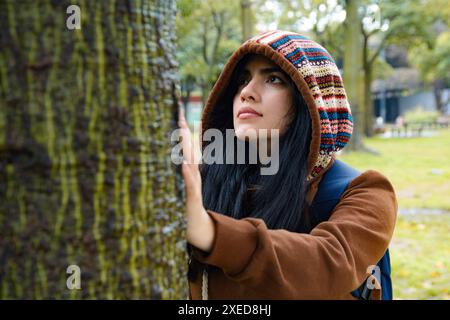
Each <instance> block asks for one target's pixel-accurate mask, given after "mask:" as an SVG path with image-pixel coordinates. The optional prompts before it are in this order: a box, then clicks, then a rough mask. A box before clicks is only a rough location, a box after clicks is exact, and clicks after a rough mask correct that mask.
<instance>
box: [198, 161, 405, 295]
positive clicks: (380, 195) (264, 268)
mask: <svg viewBox="0 0 450 320" xmlns="http://www.w3.org/2000/svg"><path fill="white" fill-rule="evenodd" d="M207 212H208V214H209V215H210V216H211V218H212V219H213V221H214V224H215V239H214V243H213V247H212V250H211V251H210V252H209V253H205V252H203V251H201V250H199V249H197V248H195V247H193V254H194V257H195V258H196V259H197V260H199V261H200V262H203V263H206V264H210V265H213V266H216V267H219V268H221V269H222V270H223V272H224V273H225V274H226V275H227V276H228V277H229V278H230V279H232V280H234V281H239V282H241V283H242V285H245V286H250V287H252V288H253V289H255V290H259V291H268V292H267V294H269V295H270V291H272V292H273V291H275V292H276V293H277V296H278V297H279V298H281V299H335V298H342V297H343V296H345V295H346V294H348V293H350V292H351V291H353V290H354V289H356V288H358V287H359V286H360V285H361V284H362V282H363V281H364V280H365V279H366V278H367V277H368V274H367V268H368V267H369V266H371V265H375V264H376V263H377V262H378V260H379V259H380V258H381V257H382V256H383V254H384V252H385V251H386V249H387V247H388V245H389V242H390V240H391V238H392V234H393V231H394V226H395V221H396V216H397V201H396V196H395V192H394V189H393V187H392V185H391V183H390V182H389V181H388V179H387V178H386V177H384V176H383V175H382V174H381V173H379V172H377V171H374V170H369V171H366V172H364V173H362V174H361V175H360V176H358V177H357V178H355V179H354V180H353V181H352V182H351V183H350V184H349V186H348V187H347V189H346V190H345V192H344V193H343V194H342V196H341V200H340V202H339V203H338V205H337V206H336V207H335V209H334V211H333V213H332V215H331V217H330V219H329V220H328V221H326V222H322V223H320V224H319V225H317V226H316V227H315V228H314V229H313V230H312V231H311V233H309V234H303V233H296V232H290V231H286V230H282V229H278V230H270V229H268V228H267V226H266V225H265V223H264V221H263V220H261V219H255V218H245V219H241V220H236V219H233V218H231V217H228V216H225V215H222V214H218V213H216V212H213V211H210V210H208V211H207Z"/></svg>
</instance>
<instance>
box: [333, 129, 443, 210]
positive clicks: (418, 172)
mask: <svg viewBox="0 0 450 320" xmlns="http://www.w3.org/2000/svg"><path fill="white" fill-rule="evenodd" d="M364 143H365V144H366V145H367V146H368V147H370V148H372V149H375V150H377V151H378V152H380V153H381V154H380V155H379V156H377V155H371V154H367V153H360V152H350V153H348V152H347V153H345V152H344V153H343V154H341V155H340V156H339V158H340V159H342V160H343V161H345V162H346V163H348V164H350V165H353V166H354V167H356V168H358V169H360V170H366V169H375V170H378V171H380V172H381V173H383V174H384V175H385V176H387V177H388V178H389V180H390V181H391V182H392V184H393V185H394V188H395V191H396V193H397V198H398V202H399V207H401V208H433V209H444V210H449V211H450V129H446V130H440V131H438V135H437V136H434V137H421V138H393V139H384V138H371V139H366V140H365V142H364Z"/></svg>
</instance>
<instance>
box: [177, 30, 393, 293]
mask: <svg viewBox="0 0 450 320" xmlns="http://www.w3.org/2000/svg"><path fill="white" fill-rule="evenodd" d="M179 125H180V127H181V132H182V133H181V135H182V140H183V143H182V145H183V154H184V159H185V160H184V163H183V165H182V173H183V177H184V180H185V184H186V214H187V241H188V244H189V249H190V253H191V262H190V272H189V285H190V298H191V299H352V298H354V297H353V295H352V294H351V292H352V291H354V290H355V289H357V288H359V287H360V286H361V285H362V284H363V283H364V282H365V280H366V279H367V278H368V276H370V273H369V274H368V273H367V272H368V268H369V267H370V266H373V265H376V264H377V262H378V261H379V260H380V259H381V257H383V255H384V254H385V252H386V249H387V248H388V244H389V242H390V239H391V237H392V234H393V230H394V225H395V220H396V212H397V202H396V196H395V192H394V190H393V187H392V185H391V184H390V182H389V181H388V180H387V178H386V177H384V176H383V175H382V174H380V173H379V172H377V171H374V170H368V171H365V172H363V173H361V174H358V176H356V178H354V179H352V180H351V181H350V183H348V185H347V186H346V188H345V191H344V192H343V193H342V194H341V195H340V196H339V201H338V203H337V205H336V206H335V207H334V209H333V210H332V212H331V216H330V217H329V219H327V220H326V221H323V222H321V223H317V221H315V219H314V218H313V217H314V216H313V215H314V212H313V211H314V210H313V209H312V206H311V204H312V203H313V200H314V198H315V195H316V194H317V191H318V189H319V183H320V181H321V180H322V178H323V177H324V176H325V173H326V172H327V171H328V170H329V169H330V168H332V167H333V164H334V163H335V162H337V160H335V153H336V152H337V151H338V150H340V149H342V148H343V147H344V146H345V145H346V143H347V142H348V140H349V139H350V136H351V132H352V117H351V112H350V107H349V103H348V101H347V98H346V93H345V90H344V87H343V81H342V78H341V76H340V74H339V71H338V69H337V67H336V65H335V63H334V60H333V58H332V57H331V56H330V54H329V53H328V52H327V51H326V50H325V49H324V48H323V47H322V46H320V45H319V44H317V43H315V42H314V41H312V40H310V39H308V38H306V37H304V36H301V35H299V34H296V33H292V32H286V31H271V32H267V33H263V34H261V35H259V36H256V37H254V38H252V39H250V40H248V41H246V42H245V43H244V44H242V45H241V46H240V47H239V48H238V49H237V50H236V51H235V52H234V54H233V55H232V56H231V58H230V59H229V61H228V62H227V64H226V65H225V67H224V69H223V71H222V73H221V75H220V77H219V79H218V81H217V82H216V84H215V86H214V88H213V89H212V91H211V93H210V95H209V98H208V101H207V103H206V106H205V109H204V112H203V115H202V132H206V130H208V129H211V128H214V129H218V130H220V131H221V132H223V133H224V134H225V130H226V129H234V133H235V139H237V140H239V141H243V142H244V141H245V143H246V144H249V143H250V142H252V139H256V140H257V141H259V139H261V136H260V134H259V133H260V132H262V130H261V129H269V130H270V129H277V130H279V136H277V138H279V148H278V158H279V168H278V170H277V172H276V174H273V175H262V174H261V173H260V170H259V169H260V168H261V163H259V162H258V163H256V164H250V163H244V164H239V163H235V164H220V163H208V164H206V163H202V164H201V165H200V167H199V165H197V164H195V162H196V161H194V159H193V157H192V156H191V154H192V152H191V151H192V149H193V144H192V142H191V140H190V139H191V133H190V131H189V128H188V127H187V125H186V121H185V120H184V115H183V114H182V113H181V114H180V120H179ZM251 132H256V136H253V138H252V136H251V135H249V133H251ZM249 136H250V137H249ZM274 137H275V136H273V137H272V136H270V135H269V139H272V138H274ZM207 145H208V143H202V148H203V150H204V148H205V147H206V146H207ZM223 150H229V149H227V148H224V149H223ZM225 156H226V155H225V154H224V155H223V157H225ZM322 187H323V186H321V188H322ZM369 272H370V271H369ZM377 288H378V289H380V288H379V286H378V287H377ZM382 289H383V288H381V290H382ZM376 292H377V290H373V291H371V295H372V296H371V297H372V298H379V297H380V290H378V294H377V293H376Z"/></svg>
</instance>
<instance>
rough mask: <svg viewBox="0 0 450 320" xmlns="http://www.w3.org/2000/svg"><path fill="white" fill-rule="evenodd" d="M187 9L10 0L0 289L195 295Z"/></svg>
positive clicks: (10, 292)
mask: <svg viewBox="0 0 450 320" xmlns="http://www.w3.org/2000/svg"><path fill="white" fill-rule="evenodd" d="M71 4H76V5H78V6H79V7H80V9H81V11H80V13H81V21H80V22H81V29H79V30H77V29H74V30H69V28H68V27H66V19H68V18H69V15H68V14H67V13H66V9H67V7H69V6H70V5H71ZM175 16H176V5H175V1H147V0H146V1H139V0H135V1H125V0H116V1H57V2H55V1H50V0H48V1H12V0H11V1H1V3H0V30H1V36H0V48H1V49H0V75H1V82H0V234H1V236H0V298H2V299H5V298H22V299H23V298H25V299H42V298H45V299H47V298H49V299H65V298H89V299H93V298H95V299H121V298H127V299H130V298H134V299H138V298H140V299H146V298H147V299H148V298H152V299H160V298H185V297H187V280H186V278H185V275H186V270H185V268H186V265H187V263H186V256H185V237H184V234H183V233H184V232H183V230H184V213H183V212H184V206H183V201H182V189H181V188H180V185H181V180H180V175H179V174H178V173H177V171H176V167H175V166H174V165H173V164H172V162H171V159H170V151H171V144H170V134H171V133H172V131H173V129H174V128H175V127H176V126H177V125H176V121H175V119H176V116H177V97H176V92H177V86H178V74H177V72H178V69H177V67H178V65H177V62H176V59H175V34H174V32H175ZM69 265H77V266H79V268H80V269H81V283H80V284H81V289H80V290H69V289H68V288H67V287H66V280H67V279H68V277H69V274H67V273H66V269H67V268H68V266H69Z"/></svg>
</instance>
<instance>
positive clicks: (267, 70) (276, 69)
mask: <svg viewBox="0 0 450 320" xmlns="http://www.w3.org/2000/svg"><path fill="white" fill-rule="evenodd" d="M258 72H259V73H261V74H268V73H272V72H281V73H283V70H281V68H280V67H269V68H262V69H259V70H258ZM243 73H245V74H250V70H248V69H244V70H243Z"/></svg>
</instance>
